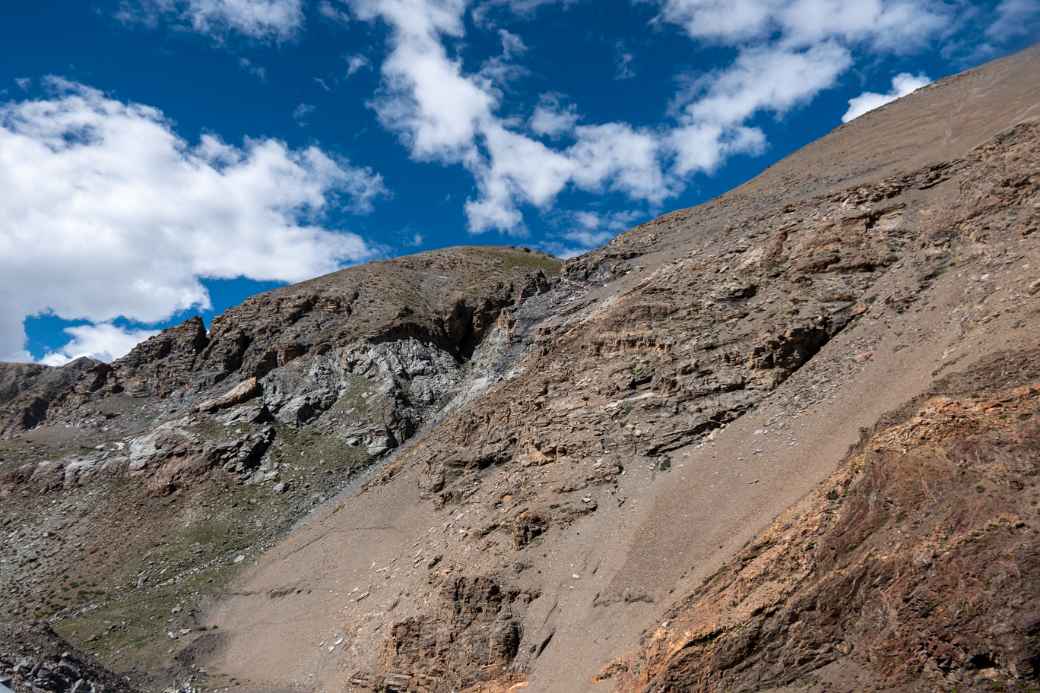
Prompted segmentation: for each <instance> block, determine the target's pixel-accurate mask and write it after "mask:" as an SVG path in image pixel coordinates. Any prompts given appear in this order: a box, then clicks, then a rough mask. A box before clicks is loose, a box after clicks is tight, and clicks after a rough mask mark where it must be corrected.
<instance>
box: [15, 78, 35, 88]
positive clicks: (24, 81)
mask: <svg viewBox="0 0 1040 693" xmlns="http://www.w3.org/2000/svg"><path fill="white" fill-rule="evenodd" d="M14 83H15V84H17V85H18V88H19V89H21V90H22V91H28V89H29V87H31V86H32V80H31V79H30V78H28V77H17V78H16V79H15V80H14Z"/></svg>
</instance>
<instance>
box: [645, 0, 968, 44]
mask: <svg viewBox="0 0 1040 693" xmlns="http://www.w3.org/2000/svg"><path fill="white" fill-rule="evenodd" d="M659 2H660V5H661V17H662V18H663V19H664V20H666V21H669V22H672V23H674V24H678V25H679V26H681V27H683V29H685V31H686V32H687V33H688V34H689V35H690V36H691V37H693V38H695V39H704V40H713V41H718V42H721V43H728V44H734V43H742V42H748V41H752V40H759V41H761V40H768V39H770V38H771V37H773V36H774V35H777V34H779V36H780V41H781V43H783V44H785V45H787V46H788V47H792V48H797V47H805V46H809V45H812V44H814V43H819V42H822V41H827V40H830V39H841V40H844V41H848V42H860V41H863V42H868V43H870V44H873V46H874V47H875V48H878V49H882V50H897V51H898V50H906V49H910V48H912V47H914V46H918V45H921V44H922V42H924V41H926V40H927V39H928V38H929V37H930V36H932V35H934V34H935V33H936V32H938V31H940V30H942V29H943V28H945V27H946V26H947V25H948V23H949V21H950V12H949V8H948V7H947V6H946V5H945V4H944V3H942V2H940V1H939V0H855V2H850V1H849V0H735V1H734V0H659Z"/></svg>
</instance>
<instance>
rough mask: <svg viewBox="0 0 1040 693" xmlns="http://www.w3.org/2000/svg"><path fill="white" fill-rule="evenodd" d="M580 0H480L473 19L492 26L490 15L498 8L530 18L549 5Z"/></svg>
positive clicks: (565, 6) (475, 7) (567, 4)
mask: <svg viewBox="0 0 1040 693" xmlns="http://www.w3.org/2000/svg"><path fill="white" fill-rule="evenodd" d="M576 2H578V0H480V1H479V2H477V3H476V5H475V6H474V7H473V21H474V22H475V23H476V24H478V25H482V26H490V25H491V21H490V15H491V14H492V13H493V12H495V11H496V10H505V11H507V12H510V13H512V14H514V15H517V16H520V17H524V18H529V17H531V16H533V15H534V13H535V12H536V11H537V10H539V9H540V8H542V7H544V6H547V5H559V6H560V7H563V8H567V7H570V6H571V5H573V4H575V3H576Z"/></svg>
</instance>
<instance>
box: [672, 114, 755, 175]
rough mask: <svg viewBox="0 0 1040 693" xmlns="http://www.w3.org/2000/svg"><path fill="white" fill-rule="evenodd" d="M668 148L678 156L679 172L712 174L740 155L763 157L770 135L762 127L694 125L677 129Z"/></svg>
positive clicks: (677, 171) (683, 173) (676, 160)
mask: <svg viewBox="0 0 1040 693" xmlns="http://www.w3.org/2000/svg"><path fill="white" fill-rule="evenodd" d="M668 145H669V146H670V147H671V149H672V151H673V152H674V153H675V163H674V166H675V172H676V173H677V174H679V175H681V176H684V175H686V174H688V173H691V172H694V171H699V172H702V173H712V172H713V171H715V170H716V169H717V168H718V167H719V166H720V165H721V164H722V162H723V161H725V160H726V159H728V158H729V157H731V156H734V155H736V154H759V153H761V152H763V151H764V150H765V147H766V136H765V134H764V133H763V132H762V131H761V130H759V129H758V128H748V127H743V126H738V127H726V128H724V127H723V126H721V125H718V124H715V123H709V124H705V123H692V124H689V125H686V126H683V127H680V128H676V129H675V130H673V131H672V132H671V133H670V135H669V137H668Z"/></svg>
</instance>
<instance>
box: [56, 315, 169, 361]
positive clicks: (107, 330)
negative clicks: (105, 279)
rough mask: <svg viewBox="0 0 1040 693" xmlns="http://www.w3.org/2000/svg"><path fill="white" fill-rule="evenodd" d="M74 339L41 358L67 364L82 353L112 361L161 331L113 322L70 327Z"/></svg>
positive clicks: (99, 359)
mask: <svg viewBox="0 0 1040 693" xmlns="http://www.w3.org/2000/svg"><path fill="white" fill-rule="evenodd" d="M65 334H67V335H69V337H71V339H70V340H69V342H68V343H67V344H65V346H63V347H61V348H60V349H57V350H55V351H51V352H48V353H47V354H46V355H44V357H43V358H41V359H40V363H42V364H45V365H47V366H64V365H65V364H66V363H69V362H70V361H75V360H76V359H78V358H81V357H84V356H86V357H89V358H92V359H94V360H96V361H104V362H105V363H109V362H111V361H115V360H116V359H118V358H120V357H121V356H125V355H126V354H128V353H129V352H130V350H131V349H133V348H134V347H135V346H137V344H139V343H140V342H143V341H144V340H146V339H148V338H149V337H154V336H155V335H157V334H159V332H158V331H157V330H128V329H124V328H122V327H119V326H118V325H113V324H112V323H107V322H106V323H101V324H99V325H78V326H75V327H66V328H65Z"/></svg>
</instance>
